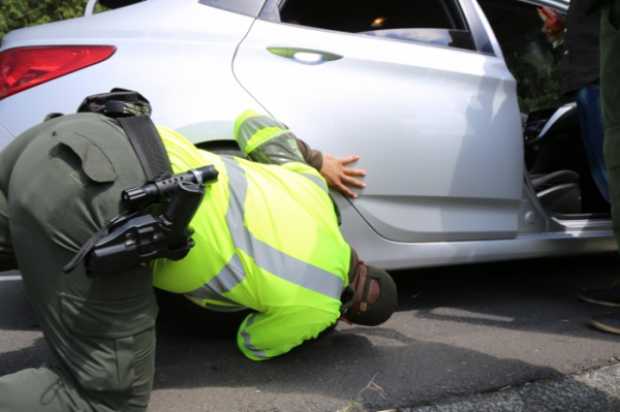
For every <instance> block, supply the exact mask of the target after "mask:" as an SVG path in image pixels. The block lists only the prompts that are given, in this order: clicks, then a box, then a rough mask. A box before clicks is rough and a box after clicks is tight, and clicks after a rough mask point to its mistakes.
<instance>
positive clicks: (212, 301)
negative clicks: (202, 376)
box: [0, 90, 396, 412]
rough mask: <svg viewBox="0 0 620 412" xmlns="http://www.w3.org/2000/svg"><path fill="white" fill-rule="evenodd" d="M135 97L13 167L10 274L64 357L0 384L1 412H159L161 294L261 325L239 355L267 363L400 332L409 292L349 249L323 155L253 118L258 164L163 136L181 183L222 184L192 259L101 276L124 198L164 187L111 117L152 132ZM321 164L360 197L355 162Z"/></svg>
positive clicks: (3, 154) (2, 215)
mask: <svg viewBox="0 0 620 412" xmlns="http://www.w3.org/2000/svg"><path fill="white" fill-rule="evenodd" d="M127 92H128V93H126V92H125V91H122V90H121V91H118V90H116V91H115V90H113V91H112V92H111V93H109V94H107V93H105V94H103V95H102V96H109V97H110V99H109V100H106V101H105V102H104V103H105V104H99V103H100V101H99V98H98V97H97V95H95V96H93V99H90V98H87V99H86V100H85V102H86V103H87V104H86V106H85V107H86V108H87V109H88V110H79V111H80V113H77V114H71V115H65V116H60V117H56V116H50V117H49V118H48V119H47V120H46V121H44V122H43V123H41V124H39V125H37V126H35V127H33V128H32V129H29V130H28V131H26V132H24V133H23V134H22V135H20V136H19V137H18V138H16V139H15V140H14V141H13V142H11V144H9V145H8V146H7V147H6V148H4V149H3V150H2V151H0V270H12V269H19V270H20V272H21V274H22V278H23V284H24V288H25V291H26V293H27V295H28V298H29V301H30V303H31V304H32V308H33V311H34V314H35V316H36V318H37V320H38V323H39V324H40V325H41V329H42V331H43V334H44V336H45V339H46V341H47V342H48V344H49V348H50V361H49V364H47V365H45V366H42V367H40V368H28V369H24V370H21V371H17V372H14V373H10V374H8V375H5V376H0V411H16V412H18V411H28V412H30V411H49V412H59V411H78V410H79V411H86V410H88V411H97V412H111V411H123V412H143V411H145V410H146V409H147V406H148V403H149V399H150V394H151V391H152V387H153V379H154V371H155V320H156V317H157V314H158V306H157V302H156V298H155V296H154V293H153V285H155V286H157V287H159V288H162V289H164V290H168V291H172V292H175V293H180V294H184V295H185V296H187V297H188V298H189V299H191V300H192V301H193V302H195V303H197V304H199V305H201V306H203V307H207V308H214V309H219V310H231V309H237V308H240V307H243V308H249V309H251V310H252V311H253V312H252V314H250V315H249V316H247V318H246V319H245V321H244V322H243V324H242V325H241V327H240V328H239V333H238V339H237V341H238V344H239V347H240V348H241V351H242V352H243V353H244V354H245V355H246V356H248V357H249V358H250V359H254V360H263V359H267V358H270V357H273V356H277V355H280V354H283V353H286V352H288V351H289V350H291V349H292V348H294V347H295V346H297V345H299V344H301V343H302V342H303V341H305V340H307V339H311V338H314V337H316V336H317V335H318V334H319V333H320V332H321V331H323V330H325V329H327V328H329V327H330V326H331V325H334V324H335V323H336V322H337V321H338V319H339V318H341V317H343V318H345V319H347V320H349V321H350V322H357V323H361V324H367V325H373V324H378V323H381V322H383V321H385V320H386V319H387V318H389V316H390V315H391V314H392V312H393V311H394V310H395V309H396V287H395V285H394V282H393V281H392V279H391V278H390V277H389V275H387V273H385V272H383V271H381V270H378V269H375V268H372V267H368V266H366V265H365V264H364V263H362V262H360V261H359V260H358V259H357V257H356V254H355V253H354V252H353V251H352V249H351V248H350V247H349V245H348V244H347V243H346V241H345V240H344V239H343V237H342V235H341V233H340V229H339V227H338V223H337V216H336V212H335V209H334V205H333V203H332V201H331V199H330V197H329V193H328V190H327V184H326V181H325V180H324V178H323V177H322V176H321V174H320V173H319V171H317V169H315V168H313V167H311V166H309V165H308V164H307V163H306V162H305V158H304V155H303V154H304V153H305V154H306V157H307V158H308V160H309V161H311V162H315V161H313V160H312V158H315V160H316V159H318V157H317V156H319V155H318V154H317V152H315V151H312V150H310V149H309V148H308V147H307V146H306V145H304V144H303V143H301V142H298V141H297V140H296V139H295V137H294V135H293V134H292V133H291V132H290V131H289V130H288V129H287V128H286V127H285V126H283V125H282V124H280V123H278V122H276V121H275V120H273V119H270V118H267V117H261V116H258V115H256V114H254V113H251V112H246V113H244V114H243V115H242V116H241V117H240V118H239V120H238V121H237V125H236V127H235V134H236V137H237V139H238V142H239V145H240V147H241V148H242V150H243V151H244V152H245V153H247V155H248V157H249V158H250V160H244V159H240V158H232V157H224V156H217V155H215V154H212V153H209V152H206V151H201V150H199V149H197V148H196V147H195V146H194V145H192V144H191V143H190V142H189V141H188V140H187V139H185V138H184V137H183V136H181V135H180V134H178V133H176V132H174V131H172V130H169V129H165V128H161V129H160V130H159V131H160V136H159V137H160V138H161V140H162V143H163V144H164V146H165V149H166V150H165V151H166V152H167V154H168V158H169V161H170V163H171V166H172V169H173V170H174V172H185V171H187V170H188V169H194V168H198V167H203V166H208V165H214V166H215V168H217V170H218V172H219V178H218V180H217V181H216V182H213V183H211V184H209V185H208V186H206V187H205V191H204V199H203V200H202V202H201V203H200V205H199V207H198V209H197V212H196V214H195V215H194V217H193V219H192V220H191V226H192V228H193V230H194V235H193V240H194V242H195V246H194V247H193V248H192V249H191V250H190V252H189V254H188V255H187V256H185V257H184V258H182V259H181V260H178V261H171V260H157V261H154V262H152V263H151V264H139V265H128V266H127V267H124V266H118V267H116V266H115V268H116V269H118V270H116V269H115V270H113V271H112V272H113V273H107V274H101V273H98V272H97V271H95V272H92V271H89V263H88V262H89V261H90V260H89V259H84V258H85V257H86V256H91V257H92V255H90V252H91V251H92V247H93V246H95V245H96V244H97V242H98V240H99V239H101V238H100V235H101V234H102V233H108V229H109V228H110V225H112V226H113V224H112V223H111V222H114V221H117V220H116V219H118V218H119V217H121V216H127V212H128V210H127V207H126V205H124V204H123V202H122V201H121V199H122V194H123V193H125V191H126V189H128V188H136V187H141V186H142V185H144V184H145V183H148V182H150V181H151V179H153V177H150V176H149V175H152V174H153V173H150V172H149V173H147V170H150V169H147V168H146V167H145V165H146V166H149V167H150V166H152V165H153V164H152V163H150V162H146V163H145V162H144V158H143V156H142V155H143V154H144V152H143V149H144V148H145V146H144V145H141V146H140V145H139V146H140V150H138V149H137V147H136V146H134V143H135V141H133V140H131V138H130V136H129V133H128V132H127V130H131V129H130V128H127V127H126V126H127V125H125V126H123V124H124V122H123V121H121V120H122V119H121V118H117V117H109V116H108V115H103V114H101V113H107V112H106V111H107V110H112V109H115V108H119V107H120V108H121V109H122V110H120V111H117V112H116V113H122V116H123V118H124V116H126V115H127V114H130V113H135V114H134V115H132V116H133V117H140V116H148V115H149V114H150V106H149V105H148V102H146V100H145V99H143V98H142V97H141V96H139V95H137V94H136V93H135V92H131V91H127ZM108 103H115V104H108ZM119 103H120V106H119ZM82 106H84V104H83V105H82ZM82 106H80V107H81V108H82ZM90 108H92V110H91V109H90ZM84 111H85V112H84ZM130 117H131V116H130ZM134 120H136V119H134ZM142 120H144V119H142ZM142 124H143V125H144V123H142ZM134 126H135V124H134ZM150 127H152V126H150ZM147 129H148V128H147ZM154 137H155V138H158V137H157V136H154ZM147 142H148V143H157V144H159V143H160V142H159V141H156V142H153V141H147ZM323 160H325V159H323ZM258 162H263V163H267V164H261V163H258ZM321 163H324V164H321V167H319V169H321V170H322V171H323V173H324V174H325V175H327V176H331V177H330V180H332V183H333V181H336V182H338V181H339V182H340V183H343V182H344V184H346V183H350V182H347V179H346V178H345V179H344V181H343V176H348V177H351V172H350V170H349V171H346V170H345V169H347V167H346V161H342V159H340V160H338V159H335V160H334V159H331V160H330V159H327V163H325V162H324V161H323V162H321ZM314 164H315V165H318V164H319V163H316V162H315V163H314ZM166 166H167V165H166ZM143 217H144V215H143ZM184 229H185V228H184ZM129 240H131V239H129ZM128 243H129V244H132V242H130V241H128ZM125 244H126V243H123V245H125ZM133 244H135V243H133ZM163 256H165V255H163ZM100 269H103V268H100ZM0 373H4V371H0Z"/></svg>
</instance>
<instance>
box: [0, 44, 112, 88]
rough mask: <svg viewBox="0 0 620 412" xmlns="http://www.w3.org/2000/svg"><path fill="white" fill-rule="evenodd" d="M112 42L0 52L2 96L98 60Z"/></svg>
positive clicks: (107, 55)
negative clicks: (104, 44)
mask: <svg viewBox="0 0 620 412" xmlns="http://www.w3.org/2000/svg"><path fill="white" fill-rule="evenodd" d="M115 51H116V48H115V47H113V46H36V47H18V48H15V49H8V50H4V51H3V52H0V99H3V98H5V97H7V96H10V95H12V94H15V93H19V92H21V91H22V90H26V89H29V88H31V87H33V86H37V85H39V84H41V83H44V82H47V81H49V80H52V79H55V78H57V77H60V76H64V75H65V74H69V73H72V72H74V71H76V70H80V69H83V68H85V67H88V66H92V65H93V64H96V63H99V62H101V61H103V60H105V59H107V58H108V57H110V56H111V55H112V54H114V52H115Z"/></svg>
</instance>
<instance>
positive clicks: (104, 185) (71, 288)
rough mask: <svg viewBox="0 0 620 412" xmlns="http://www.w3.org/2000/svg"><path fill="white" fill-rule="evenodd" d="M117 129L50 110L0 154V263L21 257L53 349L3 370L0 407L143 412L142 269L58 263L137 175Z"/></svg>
mask: <svg viewBox="0 0 620 412" xmlns="http://www.w3.org/2000/svg"><path fill="white" fill-rule="evenodd" d="M139 165H140V163H139V162H138V160H137V158H136V156H135V154H134V151H133V150H132V148H131V146H130V144H129V142H128V141H127V138H126V136H125V134H124V132H123V131H122V129H121V128H120V127H118V126H117V124H116V123H115V122H114V121H113V120H111V119H108V118H105V117H103V116H99V115H96V114H76V115H70V116H64V117H61V118H60V119H53V120H48V121H46V122H44V123H43V124H41V125H38V126H36V127H35V128H33V129H31V130H29V131H27V132H25V133H24V134H22V135H21V136H20V137H18V138H17V139H16V140H15V141H13V142H12V143H11V144H10V145H9V146H8V147H6V148H5V149H4V151H2V152H1V153H0V268H1V269H11V268H15V267H16V266H15V263H18V265H19V269H20V271H21V273H22V276H23V279H24V285H25V288H26V292H27V294H28V296H29V298H30V301H31V303H32V306H33V308H34V311H35V314H36V316H37V318H38V321H39V323H40V325H41V327H42V329H43V332H44V334H45V338H46V340H47V341H48V343H49V346H50V348H51V352H52V359H50V364H49V365H46V366H45V367H42V368H39V369H27V370H23V371H20V372H17V373H14V374H12V375H7V376H4V377H0V411H1V412H8V411H11V412H20V411H24V412H35V411H36V412H41V411H44V412H46V411H105V412H110V411H143V410H145V409H146V407H147V404H148V400H149V395H150V392H151V389H152V382H153V374H154V350H155V335H154V323H155V318H156V314H157V305H156V302H155V299H154V296H153V288H152V274H151V270H146V269H145V270H135V271H132V272H131V273H119V274H116V275H111V276H99V277H94V278H91V277H88V276H86V274H85V270H84V268H83V267H82V266H78V267H77V268H76V269H75V270H74V271H72V272H71V273H70V274H64V273H63V271H62V268H63V266H64V265H65V264H67V262H69V261H70V260H71V258H72V257H73V256H74V254H75V253H76V252H77V251H78V250H79V248H80V246H81V245H82V244H84V243H85V242H86V241H87V240H88V239H89V238H91V237H92V236H93V234H95V233H96V232H97V231H99V230H100V229H101V228H102V227H103V226H104V225H105V224H106V223H107V222H108V221H109V220H110V219H111V218H113V217H115V216H117V215H118V214H119V213H120V212H121V210H120V194H121V191H122V190H123V189H126V188H127V187H132V186H137V185H141V184H143V183H144V181H145V176H144V173H143V171H142V168H141V167H140V166H139Z"/></svg>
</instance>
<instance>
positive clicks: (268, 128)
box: [237, 114, 288, 153]
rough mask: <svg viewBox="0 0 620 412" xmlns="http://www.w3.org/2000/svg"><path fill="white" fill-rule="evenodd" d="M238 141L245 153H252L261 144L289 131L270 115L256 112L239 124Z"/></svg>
mask: <svg viewBox="0 0 620 412" xmlns="http://www.w3.org/2000/svg"><path fill="white" fill-rule="evenodd" d="M238 133H239V134H238V139H237V141H238V143H239V146H241V150H242V151H243V152H244V153H251V152H252V151H254V149H256V148H257V147H258V146H260V145H261V144H263V143H265V142H267V141H269V140H271V139H273V138H275V137H278V136H280V135H283V134H286V133H288V129H287V128H286V126H284V125H283V124H282V123H280V122H278V121H277V120H275V119H272V118H271V117H268V116H260V115H258V114H254V115H252V116H251V117H248V118H246V119H245V120H244V121H243V123H241V125H240V126H239V132H238Z"/></svg>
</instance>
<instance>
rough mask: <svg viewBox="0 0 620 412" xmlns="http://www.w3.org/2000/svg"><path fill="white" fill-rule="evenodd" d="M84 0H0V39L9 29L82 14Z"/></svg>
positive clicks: (84, 4)
mask: <svg viewBox="0 0 620 412" xmlns="http://www.w3.org/2000/svg"><path fill="white" fill-rule="evenodd" d="M85 6H86V0H63V1H58V0H0V39H2V37H4V35H5V34H6V33H8V32H9V31H11V30H15V29H18V28H20V27H25V26H32V25H35V24H43V23H49V22H52V21H56V20H64V19H70V18H72V17H78V16H81V15H83V14H84V7H85Z"/></svg>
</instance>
